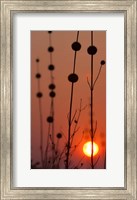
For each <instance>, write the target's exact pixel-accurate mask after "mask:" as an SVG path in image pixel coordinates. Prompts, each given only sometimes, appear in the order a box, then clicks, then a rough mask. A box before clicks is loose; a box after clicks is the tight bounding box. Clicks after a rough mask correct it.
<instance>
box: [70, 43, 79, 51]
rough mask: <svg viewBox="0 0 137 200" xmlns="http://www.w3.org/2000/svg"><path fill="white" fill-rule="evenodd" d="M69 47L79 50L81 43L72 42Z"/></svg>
mask: <svg viewBox="0 0 137 200" xmlns="http://www.w3.org/2000/svg"><path fill="white" fill-rule="evenodd" d="M71 47H72V49H73V50H74V51H79V50H80V49H81V44H80V43H79V42H73V43H72V45H71Z"/></svg>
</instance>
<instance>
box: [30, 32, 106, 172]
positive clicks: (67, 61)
mask: <svg viewBox="0 0 137 200" xmlns="http://www.w3.org/2000/svg"><path fill="white" fill-rule="evenodd" d="M76 35H77V31H53V32H52V34H51V39H52V46H53V47H54V52H53V53H52V61H53V64H54V65H55V70H54V72H53V76H54V83H55V85H56V89H55V92H56V97H55V98H54V105H55V107H54V111H55V126H54V130H55V138H56V133H58V132H61V133H63V134H64V137H63V138H62V139H61V140H60V141H59V144H58V149H59V151H61V150H62V148H63V146H64V144H65V143H66V139H65V138H67V132H68V120H67V114H68V112H69V102H70V90H71V84H70V82H69V81H68V75H69V74H70V73H72V70H73V61H74V51H73V50H72V48H71V44H72V43H73V42H74V41H76ZM79 42H80V44H81V50H80V51H78V52H77V58H76V74H77V75H78V77H79V80H78V82H77V83H75V84H74V96H73V110H72V112H73V114H74V112H75V110H76V109H78V108H79V104H80V99H82V106H86V108H85V109H84V110H83V111H82V113H81V115H80V120H79V124H78V127H79V130H78V132H77V133H76V135H75V137H74V141H73V143H74V145H76V144H77V143H79V141H80V139H81V136H82V133H83V132H84V137H83V140H82V142H81V143H80V145H79V146H78V148H77V149H76V151H75V152H74V153H73V156H72V165H75V163H78V162H79V160H80V159H81V158H82V157H83V155H84V154H83V151H82V147H83V144H84V143H85V142H86V141H88V140H90V137H89V133H88V131H89V130H90V89H89V86H88V83H87V77H88V79H89V82H90V55H89V54H88V53H87V48H88V47H89V46H90V31H80V32H79ZM93 44H94V45H95V46H96V47H97V54H95V56H94V79H95V78H96V76H97V73H98V70H99V68H100V61H101V60H105V61H106V32H105V31H94V41H93ZM48 46H49V34H48V32H47V31H32V32H31V155H32V157H31V158H32V160H33V161H34V162H35V161H40V120H39V104H38V98H37V97H36V93H37V92H38V82H37V81H38V80H37V79H36V78H35V75H36V73H37V63H36V61H35V60H36V58H39V59H40V62H39V73H40V74H41V75H42V77H41V79H40V90H41V92H42V93H43V97H42V98H41V103H42V118H43V133H44V138H43V146H44V148H45V147H46V141H47V132H48V122H47V120H46V119H47V117H48V116H49V112H50V100H51V99H50V97H49V88H48V85H49V84H50V82H51V81H50V71H49V70H48V65H49V64H50V54H49V52H48V51H47V49H48ZM93 117H94V122H95V121H96V120H97V131H96V134H95V138H94V140H95V142H96V143H98V145H99V149H100V150H99V154H98V155H96V157H94V159H95V161H96V159H97V158H98V156H100V159H99V161H98V163H97V165H96V168H103V166H104V155H105V143H106V141H105V140H106V139H105V138H106V65H103V67H102V70H101V74H100V76H99V79H98V81H97V83H96V85H95V89H94V108H93ZM55 141H57V140H56V139H55ZM89 161H90V159H89V158H88V157H85V158H84V160H83V161H82V162H83V163H84V165H83V166H82V167H81V168H89ZM61 166H62V168H64V167H63V164H62V165H61Z"/></svg>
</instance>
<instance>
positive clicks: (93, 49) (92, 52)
mask: <svg viewBox="0 0 137 200" xmlns="http://www.w3.org/2000/svg"><path fill="white" fill-rule="evenodd" d="M87 52H88V54H90V55H95V54H96V53H97V48H96V47H95V46H89V47H88V49H87Z"/></svg>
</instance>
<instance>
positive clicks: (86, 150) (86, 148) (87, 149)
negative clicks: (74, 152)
mask: <svg viewBox="0 0 137 200" xmlns="http://www.w3.org/2000/svg"><path fill="white" fill-rule="evenodd" d="M91 148H92V145H91V141H89V142H86V143H85V144H84V145H83V152H84V154H85V155H86V156H88V157H91ZM98 151H99V147H98V145H97V144H96V143H95V142H93V156H95V155H96V154H97V153H98Z"/></svg>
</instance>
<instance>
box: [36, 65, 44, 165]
mask: <svg viewBox="0 0 137 200" xmlns="http://www.w3.org/2000/svg"><path fill="white" fill-rule="evenodd" d="M37 73H39V64H38V63H37ZM37 83H38V85H37V86H38V91H40V79H38V82H37ZM38 104H39V119H40V152H41V163H42V167H43V166H44V160H43V118H42V102H41V98H38Z"/></svg>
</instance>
